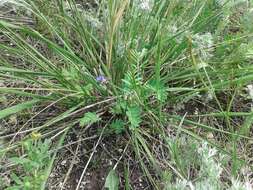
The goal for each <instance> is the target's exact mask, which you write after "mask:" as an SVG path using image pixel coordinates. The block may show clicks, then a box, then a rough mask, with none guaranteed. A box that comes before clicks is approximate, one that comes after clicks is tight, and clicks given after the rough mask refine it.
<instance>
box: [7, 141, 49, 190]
mask: <svg viewBox="0 0 253 190" xmlns="http://www.w3.org/2000/svg"><path fill="white" fill-rule="evenodd" d="M23 146H24V149H25V153H26V154H27V156H26V157H11V158H10V162H11V163H12V164H14V165H16V166H17V167H18V168H19V167H20V171H17V172H18V173H21V175H19V174H17V173H16V172H12V173H11V179H12V180H13V181H14V183H15V185H11V186H10V187H8V188H7V189H9V190H18V189H24V190H29V189H40V187H41V185H42V184H43V183H44V181H45V180H47V176H46V169H47V167H48V165H49V161H50V159H51V158H50V157H51V156H50V154H49V148H50V142H49V141H45V142H42V141H40V140H39V141H33V140H32V139H29V140H26V141H25V142H24V143H23ZM7 189H6V190H7Z"/></svg>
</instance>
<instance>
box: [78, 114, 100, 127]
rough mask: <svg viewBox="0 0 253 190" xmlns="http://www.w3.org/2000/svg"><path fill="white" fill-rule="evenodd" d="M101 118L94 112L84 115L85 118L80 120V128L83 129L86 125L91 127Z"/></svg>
mask: <svg viewBox="0 0 253 190" xmlns="http://www.w3.org/2000/svg"><path fill="white" fill-rule="evenodd" d="M100 120H101V118H100V117H99V116H98V115H97V114H96V113H94V112H87V113H85V114H84V117H83V118H82V119H80V126H81V127H83V126H84V125H91V124H93V123H96V122H98V121H100Z"/></svg>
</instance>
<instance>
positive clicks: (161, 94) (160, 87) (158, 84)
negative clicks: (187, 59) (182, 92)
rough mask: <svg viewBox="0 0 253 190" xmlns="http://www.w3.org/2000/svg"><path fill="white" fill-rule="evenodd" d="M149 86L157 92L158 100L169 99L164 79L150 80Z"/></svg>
mask: <svg viewBox="0 0 253 190" xmlns="http://www.w3.org/2000/svg"><path fill="white" fill-rule="evenodd" d="M149 88H150V89H151V90H152V91H153V92H155V94H156V98H157V100H158V101H160V102H165V101H166V100H167V97H168V93H167V90H166V87H165V85H164V84H163V82H162V81H157V80H152V81H150V84H149Z"/></svg>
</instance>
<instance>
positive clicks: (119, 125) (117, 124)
mask: <svg viewBox="0 0 253 190" xmlns="http://www.w3.org/2000/svg"><path fill="white" fill-rule="evenodd" d="M124 125H125V123H124V121H122V120H121V119H117V120H115V121H113V122H112V123H111V125H110V127H111V129H112V130H113V131H114V132H115V133H116V134H120V133H122V132H123V131H124V130H125V128H124Z"/></svg>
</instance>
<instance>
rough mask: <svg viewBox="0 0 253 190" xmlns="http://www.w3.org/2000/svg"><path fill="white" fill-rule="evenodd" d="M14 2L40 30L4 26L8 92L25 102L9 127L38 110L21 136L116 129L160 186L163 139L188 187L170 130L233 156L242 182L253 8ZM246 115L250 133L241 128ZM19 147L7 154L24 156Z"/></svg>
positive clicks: (2, 62) (105, 0)
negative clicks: (240, 105)
mask: <svg viewBox="0 0 253 190" xmlns="http://www.w3.org/2000/svg"><path fill="white" fill-rule="evenodd" d="M46 2H49V1H46ZM11 3H12V5H14V6H16V7H17V8H19V9H20V10H22V11H21V13H22V12H23V11H24V10H26V11H28V12H29V13H31V15H32V16H33V18H34V20H35V21H36V22H35V24H34V25H33V26H32V27H31V26H26V25H17V24H15V23H12V22H9V21H8V20H1V21H0V31H1V35H3V38H4V39H5V43H1V44H0V49H1V50H2V51H1V52H0V54H1V56H0V79H1V80H2V79H3V80H4V81H5V83H7V84H6V86H4V87H0V93H1V94H3V96H5V95H8V94H11V95H13V96H14V97H15V98H16V100H17V101H15V105H10V106H8V107H7V108H5V109H2V110H0V119H1V120H5V119H8V117H10V116H11V115H13V114H16V116H17V118H18V119H20V118H22V116H23V114H22V112H23V111H24V110H29V113H31V119H26V122H27V123H25V124H24V125H23V126H22V127H20V128H21V130H22V129H23V127H27V126H29V129H27V130H22V132H23V133H25V134H26V133H31V132H32V131H38V132H39V133H40V134H41V135H42V136H43V137H44V136H45V138H49V137H48V136H51V135H52V134H54V133H55V131H58V132H59V133H61V132H64V131H65V130H66V129H68V128H75V129H78V130H79V131H80V134H82V131H85V130H86V129H87V128H84V126H85V125H89V126H90V125H91V124H94V123H97V122H98V121H99V126H106V127H107V126H109V127H110V129H112V130H113V132H114V133H113V135H114V136H112V137H115V135H118V136H120V135H124V134H126V136H127V138H129V139H130V140H131V145H132V149H133V150H134V153H135V156H136V160H140V166H141V168H142V170H143V173H144V174H145V176H146V178H147V179H148V182H149V183H150V184H151V185H152V186H153V188H154V189H159V188H161V187H160V183H159V179H160V177H161V175H162V172H161V170H162V169H161V165H163V164H161V163H160V162H159V158H160V155H159V154H158V153H157V152H156V150H153V149H154V148H153V147H156V143H157V142H160V143H161V144H162V146H163V148H164V150H165V152H166V153H169V154H170V156H171V157H170V158H173V159H174V161H175V163H173V165H176V167H177V169H176V170H175V171H176V172H175V173H173V174H174V175H178V176H181V177H182V176H183V177H184V178H185V176H187V172H186V168H187V165H189V164H190V163H189V162H188V163H187V164H184V163H183V162H182V159H181V158H180V157H183V155H182V154H180V151H179V147H178V146H179V145H180V142H176V143H174V144H173V143H172V144H170V145H169V148H168V146H167V145H166V146H164V142H166V143H167V140H168V136H169V134H170V132H168V130H171V131H173V132H172V133H176V137H179V136H180V135H181V134H182V133H184V134H187V135H188V137H189V138H193V139H197V140H199V141H206V142H208V143H209V144H210V145H212V146H214V147H215V148H216V149H217V150H219V151H220V152H222V153H224V154H226V155H228V156H229V157H230V159H231V160H232V161H231V162H232V163H231V165H232V166H231V167H232V168H233V171H232V173H233V175H234V177H235V176H237V175H238V172H239V168H240V165H241V164H246V163H247V160H245V159H242V158H243V157H240V156H239V155H238V154H237V153H238V151H237V148H238V147H237V146H238V144H239V143H237V142H239V141H240V142H241V143H244V144H245V146H246V145H247V143H249V140H251V137H250V134H249V130H248V128H249V126H250V124H251V123H252V122H251V120H252V119H251V115H252V113H251V111H249V110H246V111H244V110H245V109H242V110H240V109H238V110H237V109H236V108H235V107H236V106H235V104H236V101H237V99H240V98H241V94H242V92H243V91H244V90H243V87H245V86H246V85H248V84H249V83H251V82H252V79H253V74H252V72H251V70H252V64H251V62H252V58H253V57H252V45H253V44H252V40H251V39H252V30H251V28H250V27H247V25H248V22H249V21H248V20H247V18H250V15H251V12H252V11H251V8H252V7H251V5H250V4H249V3H248V1H246V0H242V1H240V3H238V2H237V1H230V0H228V1H217V0H195V1H191V2H189V1H187V0H182V1H179V0H172V1H166V0H157V1H154V0H146V1H144V0H102V1H99V2H97V3H96V4H95V5H93V6H92V5H91V6H90V8H89V9H86V8H84V6H83V5H82V4H78V3H76V1H74V0H66V1H64V0H53V1H50V3H48V4H47V3H45V4H44V5H43V6H41V3H42V4H43V2H41V1H32V0H18V1H11ZM47 6H48V7H47ZM238 9H239V10H241V9H242V10H243V13H244V14H239V13H240V11H238ZM237 15H238V16H237ZM247 15H249V16H247ZM7 101H8V99H7ZM198 103H199V104H198ZM187 107H188V109H182V108H187ZM50 108H59V109H57V111H55V112H54V114H47V116H46V117H45V119H44V120H43V122H42V123H38V124H35V125H36V126H34V125H33V123H32V122H31V121H32V120H33V119H36V118H39V116H40V114H41V113H42V112H47V110H50ZM193 109H194V110H193ZM245 118H246V121H245V122H244V123H245V124H244V127H243V128H244V129H243V130H242V129H240V128H241V123H240V122H237V121H238V120H240V119H241V120H245ZM38 120H39V119H38ZM20 125H21V124H20ZM93 126H94V127H93ZM168 126H169V128H170V129H168ZM92 127H93V128H94V129H95V130H98V131H99V128H98V127H97V126H96V125H92ZM18 130H19V129H17V130H14V131H12V132H11V134H6V135H3V137H2V138H6V137H10V136H11V137H12V136H15V135H16V134H18V133H19V131H18ZM123 131H124V133H122V132H123ZM242 131H243V132H242ZM210 133H211V134H214V136H217V139H214V142H211V141H210V140H209V139H208V135H207V134H210ZM169 138H171V137H169ZM220 139H222V140H220ZM178 141H181V139H180V140H178ZM11 142H12V143H10V145H8V146H7V147H5V148H3V150H2V152H4V153H7V152H9V151H12V150H13V149H14V148H17V147H20V142H18V141H17V142H15V141H14V142H13V141H11ZM192 153H195V152H194V151H192ZM179 155H180V156H179ZM193 155H195V154H193ZM147 163H148V164H147ZM238 163H240V164H238ZM202 164H203V165H205V164H206V163H204V162H203V163H202ZM192 166H193V167H194V166H195V165H192ZM152 172H153V173H155V174H152ZM209 177H210V176H209ZM108 183H109V182H108ZM181 185H185V183H184V180H182V184H181ZM181 185H180V186H181Z"/></svg>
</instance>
